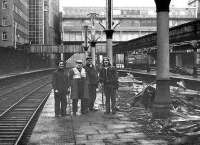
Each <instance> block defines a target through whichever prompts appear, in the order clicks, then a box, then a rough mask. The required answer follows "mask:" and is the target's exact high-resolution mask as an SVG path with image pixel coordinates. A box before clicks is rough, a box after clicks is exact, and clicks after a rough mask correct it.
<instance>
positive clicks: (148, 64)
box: [147, 49, 151, 72]
mask: <svg viewBox="0 0 200 145" xmlns="http://www.w3.org/2000/svg"><path fill="white" fill-rule="evenodd" d="M150 61H151V55H150V49H148V50H147V72H150V70H151V66H150Z"/></svg>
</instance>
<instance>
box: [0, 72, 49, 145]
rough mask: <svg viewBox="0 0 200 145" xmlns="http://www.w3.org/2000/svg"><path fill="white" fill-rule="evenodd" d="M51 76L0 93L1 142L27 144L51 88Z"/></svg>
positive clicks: (3, 143)
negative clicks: (27, 138)
mask: <svg viewBox="0 0 200 145" xmlns="http://www.w3.org/2000/svg"><path fill="white" fill-rule="evenodd" d="M49 77H50V76H47V77H43V78H42V79H37V80H34V81H32V82H30V83H26V84H24V85H20V87H16V88H13V89H11V90H10V91H7V92H4V93H2V94H0V103H1V106H0V144H1V145H17V144H25V142H26V137H28V135H29V134H30V131H31V129H32V128H33V127H34V123H35V122H36V121H37V116H38V115H39V113H40V111H41V109H42V107H43V105H44V103H45V102H46V100H47V98H48V95H49V93H50V90H51V84H50V80H51V79H50V78H49Z"/></svg>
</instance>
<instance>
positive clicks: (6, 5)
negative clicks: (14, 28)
mask: <svg viewBox="0 0 200 145" xmlns="http://www.w3.org/2000/svg"><path fill="white" fill-rule="evenodd" d="M2 8H3V9H7V8H8V1H7V0H3V1H2Z"/></svg>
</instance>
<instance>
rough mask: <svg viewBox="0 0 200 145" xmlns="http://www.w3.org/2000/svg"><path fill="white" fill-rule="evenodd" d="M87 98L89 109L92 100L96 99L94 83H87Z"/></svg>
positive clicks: (91, 106) (92, 102)
mask: <svg viewBox="0 0 200 145" xmlns="http://www.w3.org/2000/svg"><path fill="white" fill-rule="evenodd" d="M88 88H89V100H88V107H89V109H90V110H92V109H93V107H94V102H95V100H96V85H89V86H88Z"/></svg>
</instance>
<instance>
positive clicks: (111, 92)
mask: <svg viewBox="0 0 200 145" xmlns="http://www.w3.org/2000/svg"><path fill="white" fill-rule="evenodd" d="M104 93H105V96H106V112H107V113H110V103H111V109H112V111H113V112H114V111H116V110H115V109H116V108H115V105H116V89H114V88H113V87H112V86H109V85H104Z"/></svg>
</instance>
